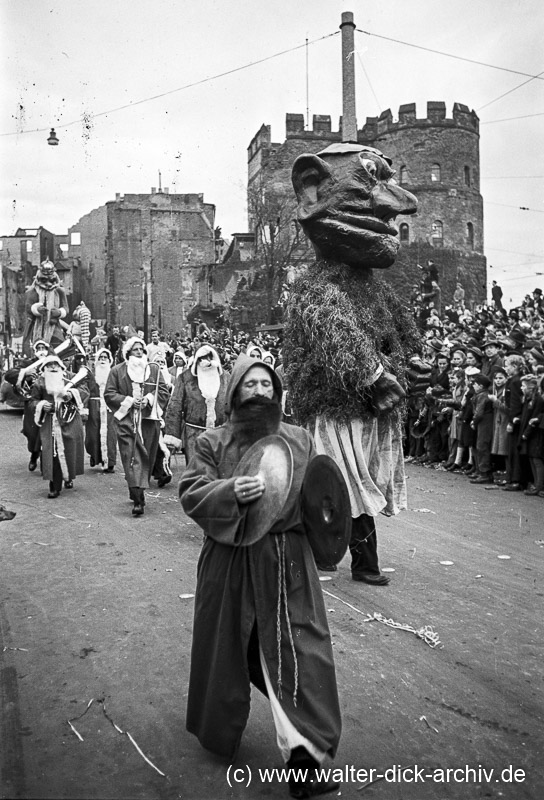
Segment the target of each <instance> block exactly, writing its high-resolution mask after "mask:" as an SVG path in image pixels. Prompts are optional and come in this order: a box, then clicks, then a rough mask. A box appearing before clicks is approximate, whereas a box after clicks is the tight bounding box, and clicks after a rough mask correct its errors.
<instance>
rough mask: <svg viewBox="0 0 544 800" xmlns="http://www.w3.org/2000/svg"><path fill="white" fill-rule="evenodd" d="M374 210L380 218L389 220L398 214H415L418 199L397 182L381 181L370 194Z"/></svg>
mask: <svg viewBox="0 0 544 800" xmlns="http://www.w3.org/2000/svg"><path fill="white" fill-rule="evenodd" d="M370 202H371V204H372V210H373V212H374V215H375V216H376V217H379V219H383V220H388V219H393V217H396V216H397V214H415V213H416V211H417V199H416V198H415V197H414V195H413V194H412V193H411V192H408V191H407V190H406V189H403V188H402V186H397V184H395V183H380V184H378V186H376V187H374V189H373V190H372V192H371V195H370Z"/></svg>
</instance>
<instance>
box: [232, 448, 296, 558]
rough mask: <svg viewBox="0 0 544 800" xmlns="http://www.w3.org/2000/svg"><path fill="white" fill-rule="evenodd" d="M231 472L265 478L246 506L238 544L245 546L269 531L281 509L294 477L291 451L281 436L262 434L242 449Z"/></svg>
mask: <svg viewBox="0 0 544 800" xmlns="http://www.w3.org/2000/svg"><path fill="white" fill-rule="evenodd" d="M233 474H234V476H239V475H249V476H251V477H255V476H256V475H260V476H261V477H262V478H263V480H264V492H263V494H262V495H261V497H260V498H259V499H258V500H255V501H254V502H253V503H249V504H248V505H247V506H245V508H246V509H247V510H246V515H245V520H244V521H243V522H242V524H243V526H244V531H243V534H242V542H241V546H242V547H248V546H249V545H251V544H255V542H258V541H259V539H262V537H263V536H264V535H265V534H266V533H268V531H269V530H270V528H271V527H272V526H273V525H274V523H275V521H276V520H277V519H278V518H279V517H280V515H281V512H282V511H283V507H284V505H285V501H286V500H287V497H288V496H289V491H290V489H291V482H292V480H293V453H292V452H291V448H290V447H289V444H288V443H287V441H286V440H285V439H284V438H283V437H281V436H277V435H276V434H274V435H272V436H264V437H263V438H262V439H259V441H258V442H255V444H254V445H252V446H251V447H250V448H249V450H247V451H246V452H245V453H244V455H243V456H242V458H241V459H240V461H239V463H238V464H237V466H236V468H235V470H234V473H233Z"/></svg>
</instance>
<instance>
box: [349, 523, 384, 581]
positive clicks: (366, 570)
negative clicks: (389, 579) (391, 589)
mask: <svg viewBox="0 0 544 800" xmlns="http://www.w3.org/2000/svg"><path fill="white" fill-rule="evenodd" d="M349 550H350V553H351V572H352V574H353V575H357V574H359V575H379V574H380V568H379V566H378V540H377V537H376V523H375V520H374V517H371V516H370V515H369V514H361V516H360V517H354V518H352V520H351V539H350V542H349Z"/></svg>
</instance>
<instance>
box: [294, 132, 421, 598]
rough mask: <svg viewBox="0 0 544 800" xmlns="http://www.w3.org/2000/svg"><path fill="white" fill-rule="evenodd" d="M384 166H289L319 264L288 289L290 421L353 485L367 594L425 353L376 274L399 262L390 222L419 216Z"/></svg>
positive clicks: (354, 551)
mask: <svg viewBox="0 0 544 800" xmlns="http://www.w3.org/2000/svg"><path fill="white" fill-rule="evenodd" d="M390 163H391V162H390V160H389V159H388V158H386V157H385V156H384V155H383V154H382V153H380V152H379V151H378V150H375V149H374V148H372V147H366V146H362V145H358V144H350V143H339V144H334V145H331V146H330V147H327V148H326V149H325V150H323V151H321V152H320V153H318V154H317V155H311V154H307V155H301V156H299V157H298V158H297V160H296V161H295V163H294V165H293V173H292V178H293V186H294V189H295V193H296V195H297V200H298V219H299V221H300V223H301V225H302V227H303V229H304V231H305V233H306V234H307V236H308V237H309V238H310V240H311V241H312V244H313V246H314V249H315V251H316V258H317V260H316V262H315V264H313V265H311V266H310V267H309V269H308V271H307V274H306V275H302V276H301V277H300V278H298V279H296V280H295V283H294V286H293V290H292V292H291V295H290V299H289V303H288V308H287V324H286V327H285V331H284V337H285V344H284V348H283V357H284V362H285V374H286V379H287V385H288V386H289V392H290V399H291V403H292V406H293V411H294V414H295V418H296V420H297V422H298V423H299V424H303V425H305V426H307V427H308V428H309V429H310V431H311V432H312V433H313V435H314V440H315V444H316V448H317V450H318V452H319V453H325V454H327V455H329V456H331V457H332V458H334V459H335V461H336V462H337V464H338V466H339V467H340V469H341V470H342V473H343V475H344V478H345V480H346V483H347V485H348V489H349V496H350V501H351V514H352V539H351V542H350V551H351V558H352V561H351V572H352V577H353V579H354V580H357V581H363V582H365V583H369V584H373V585H385V584H387V583H388V582H389V578H388V577H387V576H386V575H383V574H382V573H381V572H380V569H379V563H378V552H377V539H376V526H375V517H376V515H377V514H379V513H383V514H386V515H391V514H396V513H398V512H399V511H400V510H401V509H402V508H405V507H406V484H405V477H404V462H403V449H402V425H401V413H400V412H399V403H400V402H401V400H402V399H403V398H404V396H405V391H404V389H403V387H402V386H401V384H400V383H399V381H400V382H404V371H405V367H406V365H407V363H408V361H409V359H410V357H411V356H413V355H414V353H417V352H418V351H419V350H420V342H419V335H418V332H417V329H416V327H415V324H414V321H413V317H412V315H411V314H410V312H409V310H408V309H406V308H405V307H404V306H403V305H402V303H401V302H400V300H399V299H398V298H397V297H396V295H395V293H394V291H393V289H392V288H391V287H390V286H389V285H388V284H387V283H385V282H384V281H382V280H380V279H379V278H377V277H376V276H375V274H374V270H375V269H386V268H388V267H391V266H392V264H393V263H394V261H395V256H396V254H397V251H398V248H399V242H398V238H397V229H396V228H395V227H394V226H393V225H392V224H391V220H393V219H394V217H395V216H396V215H397V214H413V213H414V212H415V211H416V207H417V201H416V199H415V197H414V196H413V195H411V194H410V193H409V192H407V191H406V190H405V189H403V188H402V187H401V186H399V185H397V184H395V183H394V182H393V180H392V178H393V174H394V173H393V170H392V169H391V166H390ZM320 566H323V567H327V566H328V565H325V564H323V565H320Z"/></svg>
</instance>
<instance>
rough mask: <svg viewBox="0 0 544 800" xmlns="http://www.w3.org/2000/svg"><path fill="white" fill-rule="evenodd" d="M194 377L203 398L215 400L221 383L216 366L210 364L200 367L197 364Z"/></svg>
mask: <svg viewBox="0 0 544 800" xmlns="http://www.w3.org/2000/svg"><path fill="white" fill-rule="evenodd" d="M196 379H197V381H198V388H199V389H200V394H201V395H202V397H203V398H204V400H215V398H216V397H217V395H218V393H219V386H220V383H221V380H220V378H219V371H218V369H217V367H216V366H215V365H214V364H210V366H209V367H202V366H201V365H200V364H199V365H198V366H197V368H196Z"/></svg>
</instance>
